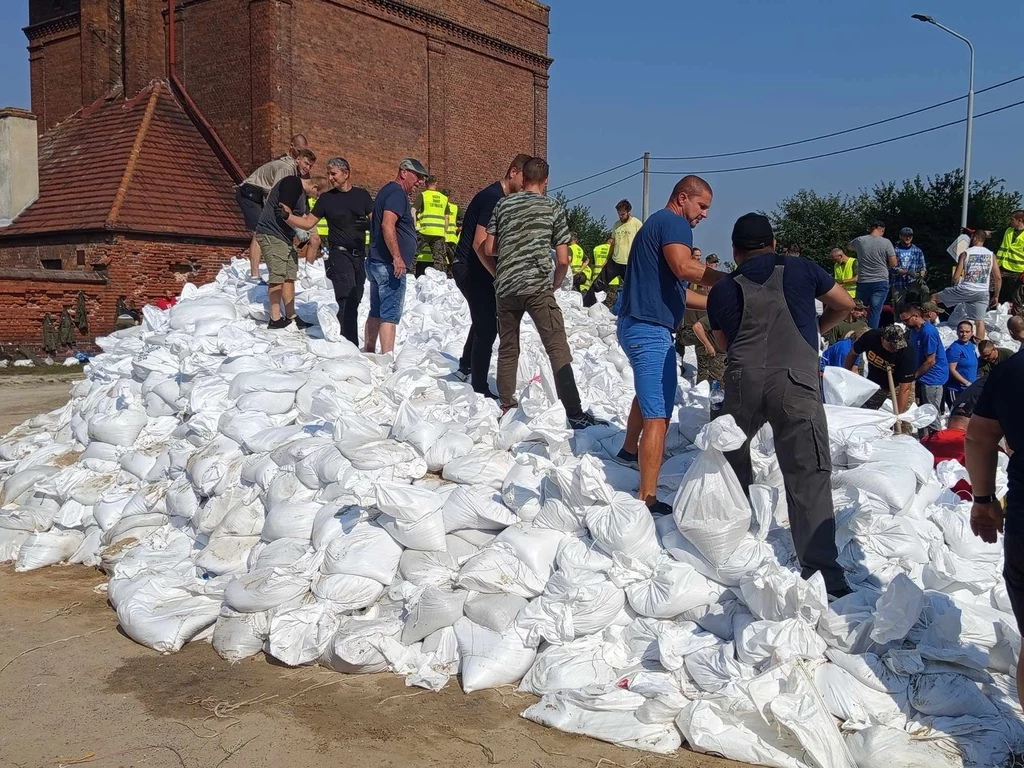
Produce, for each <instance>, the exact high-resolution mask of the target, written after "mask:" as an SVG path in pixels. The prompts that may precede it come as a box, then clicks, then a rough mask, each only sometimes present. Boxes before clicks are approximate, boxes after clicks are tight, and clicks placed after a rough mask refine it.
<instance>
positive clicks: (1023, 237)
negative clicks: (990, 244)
mask: <svg viewBox="0 0 1024 768" xmlns="http://www.w3.org/2000/svg"><path fill="white" fill-rule="evenodd" d="M996 258H997V260H998V262H999V268H1000V269H1005V270H1006V271H1007V272H1024V230H1021V231H1020V232H1018V231H1017V230H1015V229H1014V228H1013V227H1007V229H1006V232H1004V233H1003V243H1002V245H1000V246H999V252H998V254H997V257H996Z"/></svg>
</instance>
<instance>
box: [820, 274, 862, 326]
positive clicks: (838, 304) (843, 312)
mask: <svg viewBox="0 0 1024 768" xmlns="http://www.w3.org/2000/svg"><path fill="white" fill-rule="evenodd" d="M818 300H819V301H820V302H821V303H822V304H824V305H825V311H824V312H822V313H821V317H820V318H819V319H818V332H819V333H823V334H824V333H828V332H829V331H830V330H832V329H833V328H835V327H836V326H837V325H839V323H841V322H842V321H843V318H845V317H847V316H848V315H849V314H850V312H852V311H853V307H854V303H853V297H852V296H851V295H850V292H849V291H848V290H846V289H845V288H843V286H841V285H839V284H838V283H836V284H835V285H833V286H832V288H830V289H829V291H828V293H826V294H825V295H824V296H819V297H818Z"/></svg>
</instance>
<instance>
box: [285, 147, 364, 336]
mask: <svg viewBox="0 0 1024 768" xmlns="http://www.w3.org/2000/svg"><path fill="white" fill-rule="evenodd" d="M350 177H351V169H350V168H349V164H348V160H346V159H345V158H343V157H332V158H331V159H330V160H328V161H327V181H328V183H330V185H331V188H330V189H329V190H327V191H326V192H325V193H324V194H322V195H320V197H318V198H317V199H316V203H314V205H313V210H312V212H311V213H309V214H307V215H306V216H295V215H291V216H290V217H289V218H288V220H287V221H288V224H290V225H291V226H293V227H301V228H303V229H310V228H312V227H315V226H316V225H317V222H318V221H319V220H320V219H326V220H327V226H328V230H327V245H328V258H327V264H326V265H325V266H326V272H327V279H328V280H330V281H331V285H332V286H333V287H334V300H335V301H336V302H337V303H338V322H339V323H341V335H342V336H344V337H345V338H346V339H348V340H349V341H351V342H352V343H353V344H355V345H356V346H357V347H358V346H359V329H358V327H357V325H358V320H357V315H358V313H359V302H360V301H362V298H363V290H364V288H365V285H366V266H365V263H364V260H365V256H366V251H365V246H364V236H365V232H366V230H367V228H368V227H369V225H370V214H371V213H372V212H373V198H371V197H370V193H369V192H367V191H366V190H365V189H363V188H362V187H354V186H352V182H351V180H350ZM282 208H283V209H284V210H286V211H287V212H288V213H289V214H291V211H288V209H287V208H286V207H285V206H284V205H282Z"/></svg>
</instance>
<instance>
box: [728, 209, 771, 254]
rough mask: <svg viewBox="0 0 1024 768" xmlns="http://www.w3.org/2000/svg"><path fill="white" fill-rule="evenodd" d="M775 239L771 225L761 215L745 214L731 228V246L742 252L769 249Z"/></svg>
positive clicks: (766, 218) (765, 217)
mask: <svg viewBox="0 0 1024 768" xmlns="http://www.w3.org/2000/svg"><path fill="white" fill-rule="evenodd" d="M774 239H775V233H774V232H773V231H772V223H771V222H770V221H768V217H767V216H765V215H764V214H762V213H745V214H743V215H742V216H740V217H739V218H738V219H736V224H734V225H733V228H732V244H733V245H734V246H736V247H737V248H739V249H740V250H744V251H756V250H757V249H759V248H770V247H771V245H772V241H773V240H774Z"/></svg>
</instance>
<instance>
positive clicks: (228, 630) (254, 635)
mask: <svg viewBox="0 0 1024 768" xmlns="http://www.w3.org/2000/svg"><path fill="white" fill-rule="evenodd" d="M269 635H270V612H269V611H262V612H259V613H240V612H238V611H234V610H232V609H231V608H229V607H228V606H226V605H222V606H221V609H220V614H219V615H218V616H217V623H216V624H215V625H214V627H213V649H214V650H215V651H216V652H217V655H218V656H220V657H221V658H222V659H224V660H225V661H230V662H231V663H235V662H238V661H241V660H242V659H247V658H249V657H250V656H255V655H256V654H257V653H259V652H260V651H262V650H263V644H264V642H266V639H267V637H269Z"/></svg>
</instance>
